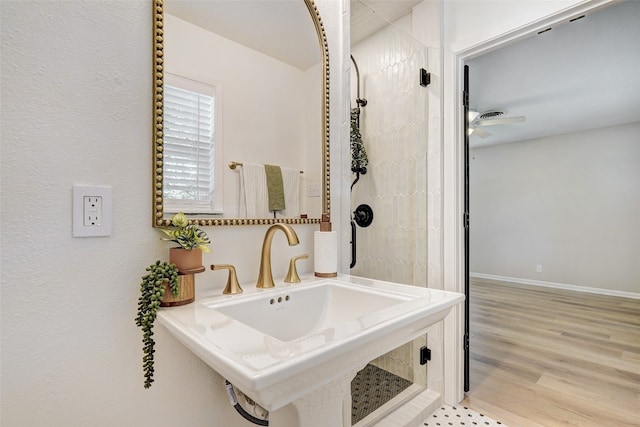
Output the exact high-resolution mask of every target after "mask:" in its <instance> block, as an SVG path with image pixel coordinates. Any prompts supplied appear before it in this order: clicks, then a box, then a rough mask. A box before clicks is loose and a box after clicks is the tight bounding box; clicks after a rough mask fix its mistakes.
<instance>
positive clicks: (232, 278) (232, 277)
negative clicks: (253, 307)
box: [211, 264, 242, 295]
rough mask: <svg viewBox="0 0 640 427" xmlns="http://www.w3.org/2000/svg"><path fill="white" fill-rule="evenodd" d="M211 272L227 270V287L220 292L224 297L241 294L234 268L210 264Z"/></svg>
mask: <svg viewBox="0 0 640 427" xmlns="http://www.w3.org/2000/svg"><path fill="white" fill-rule="evenodd" d="M211 269H212V270H229V276H228V277H227V286H225V288H224V291H222V293H223V294H225V295H233V294H241V293H242V288H241V287H240V284H239V283H238V275H237V274H236V268H235V267H234V266H233V265H231V264H217V265H214V264H211Z"/></svg>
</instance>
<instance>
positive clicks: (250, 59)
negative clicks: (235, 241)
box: [153, 0, 330, 226]
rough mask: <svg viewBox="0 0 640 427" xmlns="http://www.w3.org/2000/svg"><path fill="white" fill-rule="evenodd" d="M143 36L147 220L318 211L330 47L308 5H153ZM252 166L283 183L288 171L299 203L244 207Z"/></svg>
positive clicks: (201, 220)
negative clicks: (150, 61) (147, 36)
mask: <svg viewBox="0 0 640 427" xmlns="http://www.w3.org/2000/svg"><path fill="white" fill-rule="evenodd" d="M153 32H154V34H153V41H154V121H153V126H154V136H153V225H154V226H164V225H168V224H169V223H170V218H171V216H172V215H173V214H174V213H175V212H179V211H182V212H185V213H187V215H188V216H189V218H190V219H192V220H193V221H196V222H197V223H198V224H199V225H252V224H273V223H276V222H283V223H291V224H314V223H319V222H320V218H321V216H322V214H329V213H330V212H329V211H330V203H329V188H330V187H329V54H328V46H327V39H326V34H325V30H324V27H323V25H322V21H321V19H320V15H319V13H318V10H317V8H316V6H315V4H314V3H313V0H246V1H237V0H154V21H153ZM177 110H179V113H175V114H174V112H175V111H177ZM183 112H188V115H189V116H188V117H187V116H185V115H183ZM185 114H187V113H185ZM185 135H187V136H185ZM262 164H267V165H277V166H280V167H281V168H282V175H283V181H285V185H289V184H288V183H287V182H286V180H287V179H288V178H285V171H288V172H287V173H290V172H291V171H293V170H295V171H296V172H297V177H296V178H295V180H296V182H297V184H296V185H299V192H298V193H297V196H296V195H295V192H293V194H294V196H295V197H296V200H295V201H296V203H297V204H298V205H299V209H294V210H290V209H288V208H287V209H284V210H283V211H278V212H275V213H274V212H267V213H266V214H263V215H251V214H249V212H250V209H249V207H248V206H247V204H251V203H253V201H252V198H253V196H254V193H253V192H252V190H248V189H252V187H251V185H250V179H251V176H250V175H249V172H248V171H249V169H250V168H249V167H246V166H247V165H252V166H255V165H262ZM203 165H204V166H203ZM243 170H244V172H243ZM241 177H242V179H241ZM186 182H191V183H190V184H188V185H187V184H185V183H186ZM291 188H294V187H291ZM286 191H289V190H287V188H285V192H286ZM257 193H260V191H257ZM203 194H204V195H205V196H204V197H202V195H203ZM287 194H289V193H287ZM287 197H289V195H287ZM185 199H187V200H188V201H186V202H185ZM288 200H289V199H287V203H288V205H287V206H297V205H296V204H293V203H292V204H289V202H288Z"/></svg>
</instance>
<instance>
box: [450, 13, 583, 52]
mask: <svg viewBox="0 0 640 427" xmlns="http://www.w3.org/2000/svg"><path fill="white" fill-rule="evenodd" d="M443 2H444V16H445V25H444V39H445V46H447V47H448V48H449V49H451V50H452V51H454V52H457V51H461V50H463V49H466V48H469V47H472V46H474V45H476V44H478V43H479V42H481V41H484V40H490V39H492V38H494V37H497V36H500V35H502V34H504V33H506V32H509V31H513V30H514V29H517V28H520V27H522V26H525V25H527V24H530V23H531V22H534V21H537V20H539V19H543V18H545V17H547V16H549V15H552V14H554V13H557V12H559V11H562V10H564V9H566V8H569V7H571V6H574V5H576V4H578V3H581V2H583V0H553V1H549V0H509V1H504V0H443Z"/></svg>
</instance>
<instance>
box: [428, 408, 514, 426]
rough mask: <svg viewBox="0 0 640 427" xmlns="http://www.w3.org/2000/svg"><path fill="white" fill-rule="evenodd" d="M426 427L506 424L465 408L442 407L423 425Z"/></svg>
mask: <svg viewBox="0 0 640 427" xmlns="http://www.w3.org/2000/svg"><path fill="white" fill-rule="evenodd" d="M423 424H424V425H425V426H428V427H451V426H454V427H497V426H499V427H507V425H506V424H503V423H501V422H500V421H496V420H494V419H491V418H489V417H487V416H485V415H482V414H480V413H478V412H475V411H472V410H471V409H469V408H467V407H466V406H448V405H442V406H440V409H438V410H437V411H435V412H434V413H433V414H431V415H430V416H429V418H427V419H426V420H424V423H423Z"/></svg>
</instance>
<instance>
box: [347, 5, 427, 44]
mask: <svg viewBox="0 0 640 427" xmlns="http://www.w3.org/2000/svg"><path fill="white" fill-rule="evenodd" d="M418 3H422V0H351V6H350V8H351V16H350V21H351V46H355V45H356V44H358V43H359V42H360V41H362V40H364V39H366V38H367V37H369V36H370V35H372V34H374V33H375V32H376V31H379V30H380V29H381V28H383V27H385V26H387V25H389V23H391V22H395V21H396V20H398V19H399V18H402V17H403V16H405V15H406V14H407V13H409V12H410V11H411V9H412V8H413V6H415V5H416V4H418Z"/></svg>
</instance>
